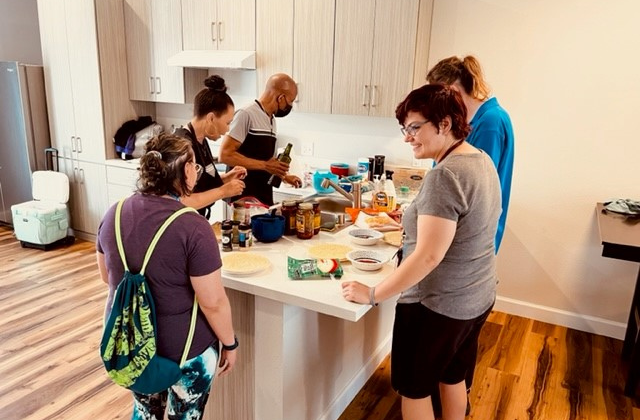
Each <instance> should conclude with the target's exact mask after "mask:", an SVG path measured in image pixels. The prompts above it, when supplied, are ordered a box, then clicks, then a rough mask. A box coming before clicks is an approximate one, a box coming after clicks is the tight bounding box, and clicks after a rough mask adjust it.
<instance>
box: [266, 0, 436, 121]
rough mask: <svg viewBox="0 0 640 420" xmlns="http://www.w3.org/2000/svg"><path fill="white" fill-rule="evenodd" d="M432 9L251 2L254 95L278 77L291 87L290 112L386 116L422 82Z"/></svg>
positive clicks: (394, 0) (396, 3)
mask: <svg viewBox="0 0 640 420" xmlns="http://www.w3.org/2000/svg"><path fill="white" fill-rule="evenodd" d="M432 7H433V0H358V1H353V0H256V60H257V70H258V77H257V80H258V91H259V92H260V91H262V89H263V88H264V83H265V82H266V80H267V78H268V77H269V76H270V75H271V74H273V73H276V72H285V73H288V74H291V75H292V76H293V78H294V79H295V81H296V82H297V83H298V99H297V101H296V110H297V111H301V112H314V113H333V114H348V115H371V116H383V117H392V116H393V115H394V111H395V107H396V105H397V104H398V102H400V101H401V100H402V98H403V97H404V96H405V95H406V94H407V93H408V92H409V91H410V90H411V89H412V88H413V87H417V86H420V85H422V84H423V83H424V76H425V75H426V72H427V62H428V52H429V34H430V31H431V12H432ZM291 40H293V42H292V41H291Z"/></svg>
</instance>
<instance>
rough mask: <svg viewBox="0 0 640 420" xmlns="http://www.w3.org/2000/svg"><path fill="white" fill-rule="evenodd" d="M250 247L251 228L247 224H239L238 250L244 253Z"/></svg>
mask: <svg viewBox="0 0 640 420" xmlns="http://www.w3.org/2000/svg"><path fill="white" fill-rule="evenodd" d="M250 246H251V226H250V225H249V224H247V223H240V226H238V248H240V251H246V250H247V249H249V247H250Z"/></svg>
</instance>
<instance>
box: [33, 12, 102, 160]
mask: <svg viewBox="0 0 640 420" xmlns="http://www.w3.org/2000/svg"><path fill="white" fill-rule="evenodd" d="M38 15H39V17H40V37H41V43H42V61H43V66H44V77H45V87H46V93H47V104H48V110H49V125H50V132H51V143H52V145H53V147H55V148H56V149H58V151H59V154H60V155H61V156H64V157H66V158H69V159H80V160H84V161H89V162H102V161H103V160H104V158H105V141H104V126H103V120H102V91H101V84H100V67H99V60H98V44H97V33H96V23H95V22H96V16H95V9H94V3H93V2H91V1H85V0H64V1H61V2H52V1H49V0H39V1H38Z"/></svg>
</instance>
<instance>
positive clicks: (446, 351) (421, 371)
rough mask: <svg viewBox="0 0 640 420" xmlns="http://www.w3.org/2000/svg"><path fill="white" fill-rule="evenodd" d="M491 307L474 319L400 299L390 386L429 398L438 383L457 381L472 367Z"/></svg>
mask: <svg viewBox="0 0 640 420" xmlns="http://www.w3.org/2000/svg"><path fill="white" fill-rule="evenodd" d="M492 308H493V305H492V306H491V308H489V309H488V310H487V311H486V312H485V313H483V314H482V315H480V316H479V317H477V318H474V319H468V320H460V319H454V318H449V317H447V316H444V315H441V314H438V313H436V312H434V311H432V310H431V309H429V308H427V307H426V306H424V305H423V304H421V303H399V304H397V305H396V318H395V321H394V324H393V342H392V346H391V386H392V387H393V389H395V390H396V392H398V394H400V395H402V396H403V397H407V398H412V399H420V398H426V397H428V396H430V395H431V394H432V393H433V390H434V389H436V388H437V387H438V383H439V382H442V383H445V384H451V385H452V384H457V383H459V382H462V381H464V379H465V376H466V375H467V372H468V371H469V370H471V371H473V369H474V368H475V364H476V355H477V353H478V337H479V335H480V330H481V329H482V325H483V324H484V322H485V321H486V320H487V317H488V316H489V313H490V312H491V309H492Z"/></svg>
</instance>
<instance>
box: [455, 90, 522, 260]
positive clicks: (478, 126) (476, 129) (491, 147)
mask: <svg viewBox="0 0 640 420" xmlns="http://www.w3.org/2000/svg"><path fill="white" fill-rule="evenodd" d="M466 140H467V142H469V143H470V144H472V145H473V146H475V147H477V148H478V149H482V150H484V151H485V152H486V153H487V154H488V155H489V157H491V160H493V163H494V164H495V165H496V170H497V171H498V177H499V178H500V188H501V190H502V214H501V215H500V220H499V221H498V231H497V232H496V253H497V252H498V249H499V248H500V242H502V236H503V235H504V226H505V224H506V222H507V210H508V209H509V197H510V195H511V177H512V174H513V156H514V140H513V126H512V125H511V118H509V114H507V111H505V110H504V108H502V107H501V106H500V105H499V104H498V100H497V99H496V98H491V99H489V100H487V101H485V102H484V103H483V104H482V105H481V106H480V108H478V111H477V112H476V115H474V116H473V119H472V120H471V133H470V134H469V136H468V137H467V139H466Z"/></svg>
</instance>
